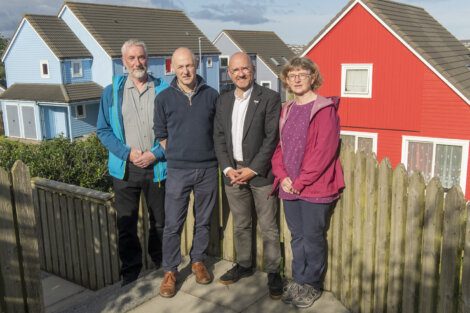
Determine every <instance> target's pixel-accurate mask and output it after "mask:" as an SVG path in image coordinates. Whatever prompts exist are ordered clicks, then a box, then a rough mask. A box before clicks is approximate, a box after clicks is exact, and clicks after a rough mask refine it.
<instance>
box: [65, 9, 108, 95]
mask: <svg viewBox="0 0 470 313" xmlns="http://www.w3.org/2000/svg"><path fill="white" fill-rule="evenodd" d="M59 17H60V18H62V19H63V20H64V22H65V23H66V24H67V25H68V26H69V28H70V30H71V31H72V32H74V33H75V35H76V36H77V37H78V38H80V41H81V42H82V43H83V45H84V46H85V47H86V48H87V49H88V51H90V53H91V54H92V56H93V66H92V74H91V75H92V77H93V81H94V82H96V83H97V84H99V85H101V86H103V87H105V86H107V85H109V84H111V80H112V76H113V66H112V60H111V57H110V56H108V54H107V53H106V52H105V51H104V50H103V48H101V47H100V46H99V45H98V43H97V42H96V40H95V39H94V38H93V37H92V36H91V35H90V33H89V32H88V31H87V30H86V28H85V27H84V26H83V25H82V24H81V23H80V21H79V20H78V19H77V17H76V16H75V15H74V14H73V12H72V11H71V10H70V9H69V8H68V7H66V8H65V9H64V11H63V12H62V14H61V16H59Z"/></svg>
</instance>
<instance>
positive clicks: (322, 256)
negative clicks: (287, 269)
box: [283, 200, 332, 289]
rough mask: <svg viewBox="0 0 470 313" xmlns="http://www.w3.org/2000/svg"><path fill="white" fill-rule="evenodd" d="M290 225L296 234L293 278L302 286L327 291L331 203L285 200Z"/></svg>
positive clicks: (294, 235)
mask: <svg viewBox="0 0 470 313" xmlns="http://www.w3.org/2000/svg"><path fill="white" fill-rule="evenodd" d="M283 203H284V209H285V213H286V221H287V226H289V230H290V232H291V234H292V240H291V247H292V255H293V260H292V276H293V278H294V281H295V282H296V283H298V284H301V285H303V284H309V285H311V286H313V287H315V288H317V289H322V288H323V278H324V274H325V270H326V260H327V249H328V245H327V242H326V232H327V230H328V225H329V218H330V210H331V207H332V204H331V203H327V204H322V203H310V202H307V201H303V200H293V201H289V200H284V201H283Z"/></svg>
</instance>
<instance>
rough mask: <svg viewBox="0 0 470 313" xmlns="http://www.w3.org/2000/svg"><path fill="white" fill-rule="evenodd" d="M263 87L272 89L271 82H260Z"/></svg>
mask: <svg viewBox="0 0 470 313" xmlns="http://www.w3.org/2000/svg"><path fill="white" fill-rule="evenodd" d="M260 84H261V86H263V87H266V88H269V89H271V82H270V81H269V80H262V81H261V82H260Z"/></svg>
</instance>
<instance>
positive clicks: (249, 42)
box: [222, 30, 295, 75]
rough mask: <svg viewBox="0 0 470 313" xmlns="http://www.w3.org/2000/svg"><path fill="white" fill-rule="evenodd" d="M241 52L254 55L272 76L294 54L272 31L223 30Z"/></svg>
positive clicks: (277, 73)
mask: <svg viewBox="0 0 470 313" xmlns="http://www.w3.org/2000/svg"><path fill="white" fill-rule="evenodd" d="M222 32H223V33H225V34H226V35H227V36H228V37H229V38H230V39H231V40H232V41H233V42H234V43H235V44H236V45H237V46H238V47H239V48H240V49H241V50H242V51H243V52H246V53H253V54H256V55H257V56H258V57H259V58H260V59H261V60H262V61H263V62H264V63H265V64H266V65H267V66H268V67H269V68H270V69H271V71H273V72H274V74H276V75H279V73H280V71H281V69H282V66H283V65H284V64H285V63H286V60H290V59H291V58H293V57H294V56H295V54H294V52H293V51H292V50H291V49H290V48H289V47H288V46H287V45H286V44H285V43H284V41H282V39H281V38H279V36H278V35H277V34H276V33H274V32H272V31H249V30H223V31H222Z"/></svg>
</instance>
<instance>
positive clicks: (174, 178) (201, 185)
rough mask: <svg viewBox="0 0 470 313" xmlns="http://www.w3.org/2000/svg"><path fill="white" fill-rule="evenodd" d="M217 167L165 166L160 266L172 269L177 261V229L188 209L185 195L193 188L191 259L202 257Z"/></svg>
mask: <svg viewBox="0 0 470 313" xmlns="http://www.w3.org/2000/svg"><path fill="white" fill-rule="evenodd" d="M217 179H218V173H217V167H211V168H201V169H176V168H168V176H167V180H166V194H165V230H164V232H163V263H162V264H163V270H164V271H166V272H167V271H172V272H174V271H176V270H177V268H178V265H179V264H180V263H181V249H180V245H181V231H182V229H183V225H184V222H185V220H186V215H187V213H188V205H189V195H190V193H191V191H194V238H193V245H192V247H191V251H190V253H189V255H190V257H191V262H193V263H194V262H199V261H203V260H204V259H205V258H206V250H207V247H208V246H209V227H210V218H211V213H212V210H213V209H214V206H215V203H216V199H217V191H218V180H217Z"/></svg>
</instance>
